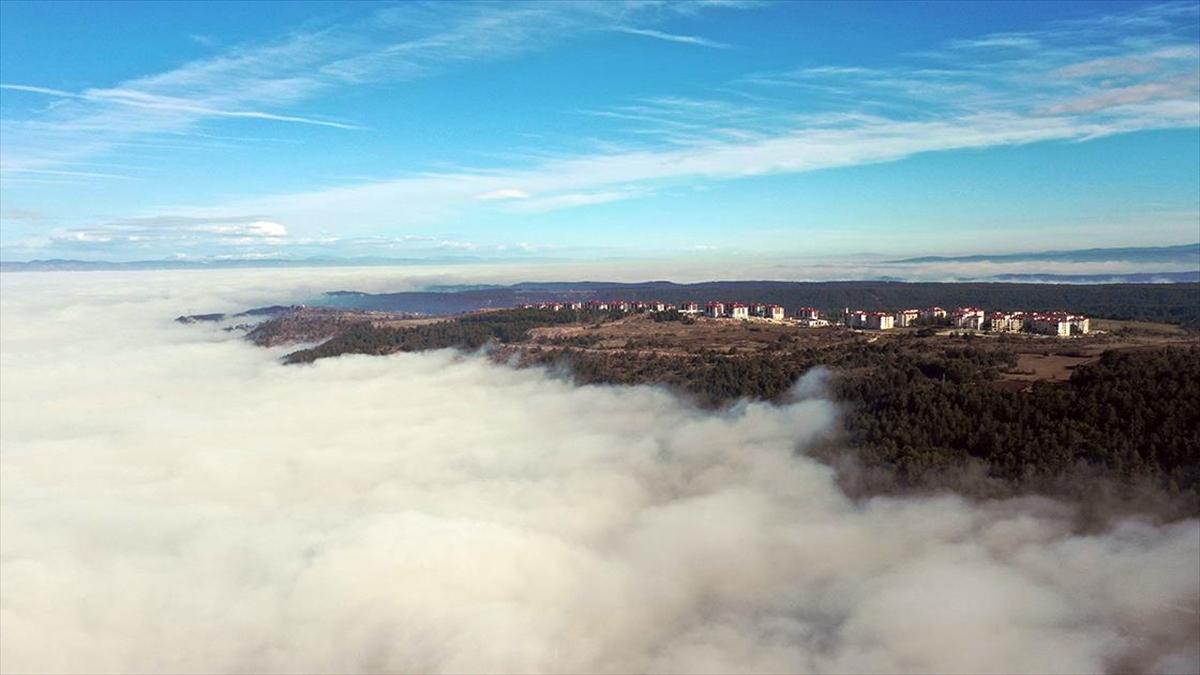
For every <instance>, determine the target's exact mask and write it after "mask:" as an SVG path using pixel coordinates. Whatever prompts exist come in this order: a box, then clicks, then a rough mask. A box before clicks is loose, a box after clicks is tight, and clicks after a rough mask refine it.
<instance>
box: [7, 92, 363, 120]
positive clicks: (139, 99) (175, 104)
mask: <svg viewBox="0 0 1200 675" xmlns="http://www.w3.org/2000/svg"><path fill="white" fill-rule="evenodd" d="M0 89H9V90H12V91H24V92H29V93H35V94H44V95H46V96H55V97H59V98H71V99H78V100H83V101H97V102H101V103H116V104H118V105H126V106H132V107H134V108H146V109H150V110H168V111H174V112H180V113H188V114H194V115H197V116H199V117H241V118H246V119H259V120H270V121H274V122H295V123H298V124H311V125H314V126H319V127H332V128H335V129H361V128H362V127H359V126H356V125H353V124H344V123H342V122H330V121H327V120H319V119H313V118H309V117H297V116H295V115H279V114H275V113H268V112H262V111H258V110H217V109H216V108H209V107H205V106H202V105H196V104H194V103H191V102H189V101H187V100H183V99H178V98H174V97H167V96H154V95H151V94H147V93H145V92H140V91H129V90H125V89H88V90H85V91H83V92H80V93H73V92H69V91H61V90H58V89H48V88H46V87H33V86H28V85H19V84H0Z"/></svg>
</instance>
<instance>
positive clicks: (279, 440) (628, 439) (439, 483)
mask: <svg viewBox="0 0 1200 675" xmlns="http://www.w3.org/2000/svg"><path fill="white" fill-rule="evenodd" d="M358 273H359V274H362V272H358ZM325 274H332V273H329V272H326V273H325ZM339 274H343V273H342V272H339ZM376 274H390V275H394V274H395V273H394V272H378V273H376ZM297 275H298V273H297V272H292V271H284V272H263V271H254V272H247V271H229V272H195V273H127V274H119V273H116V274H106V273H105V274H100V273H97V274H61V275H58V274H37V275H34V274H29V275H12V274H9V275H4V277H3V278H2V279H0V280H2V281H3V291H4V292H3V297H2V309H3V321H2V326H3V330H2V332H0V338H2V347H3V349H2V360H0V364H2V365H3V377H2V378H0V402H2V406H0V440H2V447H3V450H2V452H0V462H2V469H3V471H2V472H0V486H2V488H3V490H2V497H0V498H2V504H3V510H2V512H0V514H2V515H0V525H2V528H3V537H2V538H0V581H2V583H0V623H2V627H3V640H2V641H0V666H2V668H3V670H4V671H7V672H29V671H71V672H78V671H94V672H95V671H172V672H185V671H192V672H200V671H203V672H222V671H223V672H233V671H236V672H251V671H291V672H299V671H303V672H323V671H339V672H343V671H372V672H384V671H386V672H401V671H403V672H426V671H430V672H442V671H459V672H463V671H466V672H480V671H505V672H517V671H572V672H616V671H620V672H628V671H660V672H664V671H665V672H691V671H704V672H768V671H788V672H796V671H847V672H885V671H908V672H982V671H987V672H1101V671H1110V672H1115V671H1130V670H1141V671H1148V672H1189V671H1192V672H1194V671H1197V670H1200V638H1198V637H1197V630H1198V628H1200V618H1198V612H1200V574H1197V570H1198V566H1200V524H1198V523H1197V522H1196V521H1194V520H1193V521H1187V522H1182V523H1177V524H1174V525H1170V526H1153V525H1150V524H1147V523H1143V522H1138V521H1136V520H1131V521H1124V522H1120V523H1115V524H1114V525H1113V526H1112V528H1111V529H1110V530H1108V531H1106V532H1104V533H1103V534H1101V535H1093V536H1081V535H1076V534H1073V533H1072V532H1071V529H1070V523H1071V517H1070V515H1071V514H1070V509H1069V508H1067V507H1066V506H1063V505H1061V504H1055V503H1052V502H1048V501H1044V500H1018V501H1004V502H995V503H989V504H983V505H977V504H971V503H968V502H965V501H963V500H961V499H958V498H955V497H952V496H945V497H940V498H920V499H918V498H887V499H883V498H880V499H874V500H870V501H867V502H865V503H854V502H852V501H850V500H848V499H847V498H846V497H845V496H844V495H843V494H841V493H840V492H839V491H838V489H837V488H836V486H835V484H834V481H833V477H832V475H831V471H830V469H828V468H827V467H825V466H824V465H822V464H820V463H818V462H816V461H813V460H811V459H808V458H806V457H805V456H803V455H802V454H797V452H796V451H797V450H798V449H802V448H803V447H804V446H805V445H806V444H809V443H811V442H812V440H813V439H814V438H816V437H818V436H820V435H821V434H822V433H824V432H825V431H826V430H828V429H829V427H830V425H831V423H832V421H833V419H834V417H835V415H836V411H835V409H834V408H833V406H832V405H831V404H830V403H828V402H827V401H824V400H822V399H820V398H819V397H815V398H814V397H811V393H812V388H811V387H810V388H808V389H807V390H805V391H804V394H805V395H809V396H810V397H809V398H804V399H803V400H799V401H797V402H794V403H792V404H789V405H785V406H773V405H766V404H749V405H742V406H738V407H736V408H734V409H733V410H731V411H728V412H724V413H717V414H714V413H709V412H704V411H699V410H696V409H694V408H691V407H689V406H687V405H686V404H684V403H682V402H680V401H678V400H676V399H674V398H672V397H671V396H670V395H668V394H666V393H664V392H662V391H659V390H655V389H650V388H640V387H639V388H608V387H583V388H577V387H574V386H572V385H570V384H569V383H567V382H565V381H563V380H561V379H555V378H554V377H551V376H549V375H548V374H546V373H544V372H541V371H537V370H513V369H509V368H506V367H503V366H496V365H492V364H491V363H489V362H488V361H487V360H486V359H482V358H478V357H472V356H463V355H456V354H453V353H449V352H438V353H430V354H408V355H396V356H392V357H386V358H372V357H347V358H339V359H332V360H328V361H321V362H319V363H317V364H315V365H314V366H311V367H281V366H279V365H278V364H277V363H276V361H275V360H274V357H276V356H278V353H277V352H272V351H268V350H260V349H257V348H254V347H252V346H250V345H248V344H245V343H243V342H241V341H239V340H237V339H236V337H235V336H233V335H231V334H229V333H225V332H222V331H221V330H219V328H217V327H198V326H180V325H176V324H173V323H171V322H170V317H172V316H175V315H176V314H179V313H182V312H183V311H185V310H187V309H194V310H196V311H200V310H210V311H217V310H225V309H237V308H239V307H238V303H244V304H243V305H242V306H247V305H250V304H254V303H260V304H261V303H265V302H270V301H275V300H279V299H281V297H283V296H284V295H286V294H285V293H283V292H282V291H283V289H296V287H297V286H298V284H297V278H298V277H297ZM325 281H328V279H326V280H325ZM380 283H382V282H381V281H380V279H378V278H376V279H365V278H363V279H358V280H357V281H356V283H355V284H354V286H355V287H359V288H372V287H374V286H377V285H379V284H380ZM391 283H392V284H393V285H397V284H399V283H401V282H400V280H397V279H395V278H394V276H393V277H391ZM307 292H308V289H299V290H293V293H294V294H295V295H296V296H299V297H303V294H304V293H307Z"/></svg>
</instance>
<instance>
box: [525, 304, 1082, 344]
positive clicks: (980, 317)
mask: <svg viewBox="0 0 1200 675" xmlns="http://www.w3.org/2000/svg"><path fill="white" fill-rule="evenodd" d="M519 307H520V308H521V309H541V310H549V311H554V312H560V311H565V310H574V311H590V312H611V313H617V314H629V313H648V312H669V311H673V312H678V313H679V314H681V315H686V316H698V315H703V316H707V317H709V318H714V319H741V320H746V321H749V320H753V319H765V320H769V321H774V322H783V323H790V324H793V325H797V326H803V327H806V328H824V327H827V326H831V325H840V326H844V327H847V328H852V329H861V330H891V329H894V328H909V327H919V326H926V327H939V328H954V329H961V330H965V331H976V332H990V333H1019V332H1027V333H1034V334H1038V335H1052V336H1056V337H1070V336H1072V335H1086V334H1088V333H1089V332H1090V328H1091V325H1090V324H1091V321H1090V320H1089V319H1088V317H1086V316H1084V315H1082V314H1074V313H1071V312H1026V311H1009V312H1001V311H992V312H987V311H984V310H983V309H980V308H978V307H958V308H955V309H953V310H949V311H947V310H945V309H943V308H941V307H926V308H923V309H904V310H901V311H898V312H870V311H865V310H860V309H850V308H849V307H847V308H846V309H845V310H843V312H842V314H841V315H840V316H837V317H828V316H822V314H821V312H820V311H819V310H817V309H816V308H814V307H800V308H798V309H797V310H796V311H795V313H794V314H793V315H792V316H791V317H788V316H787V313H786V310H785V308H784V307H783V306H782V305H776V304H766V303H758V302H755V303H750V304H746V303H742V302H718V301H711V302H708V303H706V304H705V305H704V309H703V310H701V308H700V304H699V303H696V302H681V303H679V304H678V305H671V304H668V303H665V302H660V301H653V302H644V301H626V300H612V301H605V300H588V301H586V302H582V301H574V302H541V303H522V304H521V305H519Z"/></svg>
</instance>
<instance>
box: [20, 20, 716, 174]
mask: <svg viewBox="0 0 1200 675" xmlns="http://www.w3.org/2000/svg"><path fill="white" fill-rule="evenodd" d="M723 6H736V5H722V4H719V3H718V4H709V5H700V4H695V5H688V4H686V3H685V4H670V3H668V4H657V3H651V4H646V3H640V2H570V3H547V2H522V3H510V4H505V5H494V4H486V3H485V4H465V3H464V4H444V5H438V6H428V5H418V4H416V3H411V4H404V5H399V6H390V7H384V8H382V9H378V10H375V11H372V12H371V13H370V14H368V15H367V16H364V17H360V18H357V19H353V20H345V21H340V22H326V23H316V24H311V25H310V26H308V27H306V28H304V29H301V30H297V31H294V32H291V33H290V34H288V35H286V36H284V37H282V38H279V39H276V40H273V41H268V42H263V43H258V44H250V45H242V46H237V47H233V48H230V49H227V50H225V51H223V52H221V53H219V54H217V55H216V56H213V57H210V58H205V59H201V60H197V61H192V62H189V63H185V64H183V65H181V66H179V67H177V68H175V69H173V70H169V71H166V72H162V73H158V74H154V75H148V76H145V77H139V78H135V79H131V80H126V81H123V82H117V83H106V84H105V86H95V87H90V88H85V89H82V90H78V91H76V90H69V89H66V88H63V87H57V86H54V83H47V82H4V83H2V84H0V87H3V89H4V90H6V91H9V92H17V93H22V94H26V95H33V96H48V97H52V98H55V99H58V100H59V102H60V104H59V105H54V106H50V107H48V108H45V109H44V110H43V111H42V112H41V113H40V114H34V115H32V116H28V117H22V118H18V119H12V118H5V119H3V120H0V130H2V131H3V132H4V135H5V140H6V143H5V148H4V162H5V164H7V165H9V166H11V167H30V168H40V167H52V166H58V165H63V164H69V163H72V162H75V161H79V160H81V159H83V158H86V157H89V156H92V155H95V154H99V153H102V152H105V151H107V150H109V149H111V148H112V147H114V143H119V142H124V141H131V140H133V139H145V138H148V137H155V136H160V135H162V134H179V133H191V132H194V131H198V130H200V129H201V128H202V127H203V125H204V124H205V123H206V122H207V121H210V120H218V119H230V118H234V119H244V120H249V121H261V122H264V123H287V124H300V125H309V126H318V127H326V128H329V129H334V130H357V129H360V128H361V125H360V124H358V123H356V122H355V121H353V120H341V119H333V118H331V117H329V116H321V115H314V114H300V113H296V112H292V109H294V108H295V107H296V106H298V105H300V104H303V103H305V102H308V101H312V100H314V99H316V98H317V97H319V96H321V95H324V94H327V93H329V92H331V91H334V90H338V89H342V88H347V87H354V86H360V85H364V84H369V83H379V82H397V81H405V80H412V79H416V78H421V77H427V76H429V75H432V74H435V73H438V72H441V71H444V70H446V69H450V68H453V67H456V66H458V65H461V64H464V63H470V62H476V61H488V60H497V59H503V58H509V57H512V56H514V55H517V54H520V53H524V52H528V51H533V50H537V49H542V48H545V47H546V46H548V45H550V44H553V43H556V42H559V41H563V40H567V39H570V38H572V37H574V36H577V35H580V34H585V33H590V32H595V31H606V30H611V29H614V28H619V27H620V26H623V25H625V24H626V23H627V22H629V21H631V20H637V21H639V22H650V23H653V22H657V21H659V20H661V19H662V18H663V17H665V16H670V15H672V14H680V13H694V12H697V11H702V10H703V9H706V8H708V7H723ZM664 35H666V34H664Z"/></svg>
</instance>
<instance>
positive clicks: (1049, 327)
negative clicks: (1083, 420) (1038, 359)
mask: <svg viewBox="0 0 1200 675" xmlns="http://www.w3.org/2000/svg"><path fill="white" fill-rule="evenodd" d="M845 316H846V318H845V323H846V325H847V326H849V327H850V328H868V329H873V330H888V329H890V328H896V327H904V326H914V325H931V326H946V325H948V326H951V327H953V328H963V329H967V330H978V331H988V332H992V333H1017V332H1021V331H1027V332H1030V333H1040V334H1042V335H1057V336H1059V337H1067V336H1070V335H1083V334H1086V333H1087V332H1088V331H1089V330H1090V329H1091V327H1090V325H1089V323H1090V322H1089V321H1088V318H1087V317H1086V316H1082V315H1079V314H1070V313H1068V312H985V311H983V310H982V309H980V308H978V307H959V308H957V309H953V310H950V311H946V310H944V309H942V308H941V307H926V308H925V309H905V310H901V311H899V312H891V313H889V312H864V311H862V310H851V309H849V308H847V309H846V312H845Z"/></svg>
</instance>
